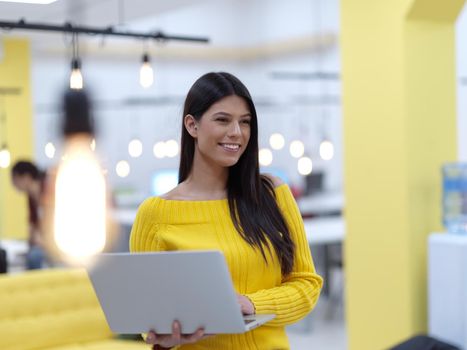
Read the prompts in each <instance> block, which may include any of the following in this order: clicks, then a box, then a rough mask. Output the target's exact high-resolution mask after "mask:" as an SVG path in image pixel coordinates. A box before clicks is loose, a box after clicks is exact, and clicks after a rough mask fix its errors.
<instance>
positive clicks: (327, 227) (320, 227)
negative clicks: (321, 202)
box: [303, 216, 345, 245]
mask: <svg viewBox="0 0 467 350" xmlns="http://www.w3.org/2000/svg"><path fill="white" fill-rule="evenodd" d="M303 223H304V224H305V233H306V238H307V240H308V242H309V243H310V244H311V245H313V244H332V243H342V242H343V241H344V238H345V220H344V218H343V217H342V216H330V217H318V218H312V219H305V220H303Z"/></svg>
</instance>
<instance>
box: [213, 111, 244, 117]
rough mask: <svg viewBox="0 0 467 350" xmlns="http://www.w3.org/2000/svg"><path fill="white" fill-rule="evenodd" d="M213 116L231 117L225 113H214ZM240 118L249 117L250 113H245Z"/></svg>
mask: <svg viewBox="0 0 467 350" xmlns="http://www.w3.org/2000/svg"><path fill="white" fill-rule="evenodd" d="M213 115H215V116H227V117H231V116H232V114H230V113H227V112H216V113H214V114H213ZM240 117H251V113H250V112H247V113H245V114H243V115H241V116H240Z"/></svg>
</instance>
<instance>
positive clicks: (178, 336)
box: [172, 321, 182, 344]
mask: <svg viewBox="0 0 467 350" xmlns="http://www.w3.org/2000/svg"><path fill="white" fill-rule="evenodd" d="M172 337H173V340H174V341H175V342H176V344H180V342H181V340H182V331H181V329H180V323H179V322H178V321H174V323H172Z"/></svg>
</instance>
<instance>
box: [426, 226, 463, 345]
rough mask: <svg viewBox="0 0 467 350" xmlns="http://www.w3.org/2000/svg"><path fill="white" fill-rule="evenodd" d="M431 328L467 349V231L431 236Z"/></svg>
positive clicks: (448, 340)
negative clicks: (466, 233)
mask: <svg viewBox="0 0 467 350" xmlns="http://www.w3.org/2000/svg"><path fill="white" fill-rule="evenodd" d="M428 329H429V332H430V335H432V336H433V337H436V338H439V339H441V340H444V341H446V342H448V343H452V344H453V345H456V346H458V347H460V348H461V349H464V350H467V235H465V236H461V235H454V234H445V233H443V234H440V233H435V234H431V235H430V237H429V239H428Z"/></svg>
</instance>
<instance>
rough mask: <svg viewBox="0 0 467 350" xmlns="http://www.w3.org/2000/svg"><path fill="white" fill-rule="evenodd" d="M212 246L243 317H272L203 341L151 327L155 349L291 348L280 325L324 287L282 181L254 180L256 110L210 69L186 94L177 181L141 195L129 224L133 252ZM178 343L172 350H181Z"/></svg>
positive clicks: (235, 85) (232, 80)
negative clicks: (221, 260) (162, 189)
mask: <svg viewBox="0 0 467 350" xmlns="http://www.w3.org/2000/svg"><path fill="white" fill-rule="evenodd" d="M193 249H217V250H220V251H222V252H223V254H224V255H225V258H226V261H227V264H228V266H229V269H230V273H231V276H232V280H233V283H234V287H235V288H236V291H237V293H238V301H239V304H240V306H241V310H242V312H243V313H244V314H254V313H257V314H275V315H276V318H275V319H274V320H272V321H270V322H269V323H267V324H266V325H264V326H262V327H260V328H257V329H255V330H253V331H250V332H247V333H245V334H234V335H232V334H229V335H224V334H222V335H215V336H208V337H206V336H205V335H204V334H203V330H202V329H199V330H198V331H197V332H195V333H194V334H191V335H182V332H183V329H182V327H183V325H180V324H179V323H177V322H174V323H173V334H172V335H158V334H156V333H155V332H153V331H151V332H149V334H148V335H147V338H146V342H148V343H149V344H154V349H165V348H180V349H187V350H188V349H242V350H246V349H271V350H272V349H276V350H278V349H289V344H288V341H287V336H286V333H285V328H284V326H286V325H288V324H291V323H293V322H295V321H297V320H299V319H301V318H303V317H304V316H305V315H306V314H307V313H308V312H309V311H310V310H311V309H313V307H314V305H315V304H316V301H317V300H318V296H319V293H320V290H321V286H322V279H321V277H320V276H318V275H317V274H316V273H315V268H314V266H313V261H312V258H311V254H310V250H309V247H308V243H307V240H306V236H305V233H304V228H303V222H302V219H301V216H300V212H299V211H298V207H297V205H296V203H295V201H294V199H293V197H292V194H291V192H290V190H289V188H288V187H287V185H285V184H283V183H281V182H280V180H278V179H276V178H274V177H271V176H264V175H260V173H259V163H258V125H257V116H256V110H255V107H254V104H253V101H252V99H251V96H250V93H249V92H248V90H247V88H246V87H245V86H244V85H243V84H242V83H241V82H240V81H239V80H238V79H237V78H236V77H234V76H233V75H231V74H229V73H208V74H206V75H204V76H202V77H201V78H199V79H198V80H197V81H196V82H195V83H194V85H193V86H192V87H191V89H190V91H189V92H188V95H187V98H186V101H185V106H184V112H183V123H182V140H181V158H180V168H179V185H178V186H177V187H176V188H175V189H173V190H172V191H170V192H169V193H167V194H165V195H163V196H162V197H154V198H149V199H147V200H146V201H145V202H144V203H143V204H142V205H141V206H140V208H139V210H138V215H137V218H136V221H135V223H134V225H133V229H132V233H131V238H130V250H131V251H132V252H144V251H158V250H193ZM178 346H179V347H178Z"/></svg>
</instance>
